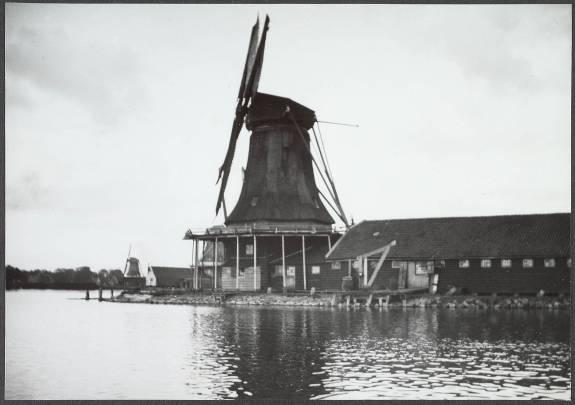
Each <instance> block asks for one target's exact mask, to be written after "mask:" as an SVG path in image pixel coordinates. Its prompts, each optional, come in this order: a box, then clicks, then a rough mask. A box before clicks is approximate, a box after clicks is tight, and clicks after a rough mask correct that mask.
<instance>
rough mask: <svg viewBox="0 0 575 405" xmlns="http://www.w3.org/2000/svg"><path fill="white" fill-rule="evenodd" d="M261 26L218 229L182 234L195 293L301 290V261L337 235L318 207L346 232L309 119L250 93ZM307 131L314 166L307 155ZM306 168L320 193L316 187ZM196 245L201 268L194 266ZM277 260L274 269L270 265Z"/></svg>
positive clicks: (227, 166)
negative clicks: (238, 175) (231, 182)
mask: <svg viewBox="0 0 575 405" xmlns="http://www.w3.org/2000/svg"><path fill="white" fill-rule="evenodd" d="M269 21H270V20H269V17H267V16H266V19H265V22H264V24H263V28H262V30H261V34H260V24H259V19H258V21H257V22H256V23H255V25H254V26H253V28H252V31H251V36H250V41H249V45H248V51H247V56H246V60H245V65H244V69H243V74H242V79H241V84H240V89H239V92H238V99H237V107H236V111H235V117H234V120H233V123H232V129H231V134H230V140H229V145H228V149H227V153H226V155H225V159H224V162H223V164H222V165H221V167H220V169H219V175H218V182H221V183H220V190H219V195H218V199H217V203H216V214H217V213H219V212H220V209H222V208H223V212H224V224H225V225H224V226H218V227H213V228H211V229H207V230H206V232H202V233H200V234H194V233H192V232H190V231H188V233H187V234H186V239H192V240H194V241H195V252H196V254H195V257H196V266H195V268H196V269H198V268H202V269H203V270H204V271H203V273H202V276H200V275H199V273H196V279H197V281H196V283H195V286H196V288H200V287H202V286H203V287H206V286H210V287H211V288H215V289H243V290H245V289H249V290H259V289H263V288H267V287H272V288H279V289H290V288H291V289H308V288H309V286H310V283H309V282H308V280H309V279H310V276H311V275H310V274H309V272H310V269H309V266H308V265H307V263H306V255H307V254H309V253H310V252H314V251H317V250H318V249H320V244H321V249H324V250H326V251H327V249H328V248H330V247H331V243H332V240H333V239H335V238H337V237H338V236H339V234H337V233H335V232H334V231H333V227H332V225H333V224H334V220H333V218H332V216H331V215H330V213H329V212H328V210H327V209H326V205H327V206H328V207H329V208H330V209H331V210H332V212H333V213H335V214H336V215H337V216H338V217H339V219H340V220H341V221H342V222H343V223H344V224H345V225H346V226H347V225H348V223H347V218H346V216H345V214H344V212H343V209H342V207H341V204H340V201H339V197H338V195H337V192H336V190H335V186H334V183H333V180H332V176H331V172H330V170H329V169H328V166H327V165H326V162H325V157H324V152H323V148H322V146H321V144H320V142H319V141H318V139H317V137H316V133H315V130H314V125H315V124H316V122H317V119H316V115H315V112H314V111H313V110H311V109H309V108H307V107H305V106H303V105H301V104H298V103H296V102H295V101H292V100H290V99H289V98H286V97H279V96H275V95H271V94H265V93H261V92H258V84H259V79H260V75H261V70H262V64H263V58H264V48H265V42H266V36H267V32H268V28H269ZM244 124H245V127H246V129H247V130H249V131H251V135H250V144H249V154H248V162H247V166H246V170H245V174H244V181H243V184H242V190H241V193H240V196H239V199H238V201H237V203H236V204H235V206H234V208H233V209H232V211H231V212H230V213H229V215H228V212H227V209H226V203H225V190H226V186H227V182H228V177H229V173H230V170H231V167H232V161H233V159H234V154H235V149H236V143H237V140H238V137H239V136H240V133H241V131H242V128H243V127H244ZM310 130H311V131H312V132H313V135H314V137H315V145H314V146H315V147H316V149H317V151H318V152H319V157H320V161H319V162H318V161H317V160H316V159H315V157H314V156H313V154H312V137H311V136H310V132H309V131H310ZM314 166H315V168H316V173H317V174H318V175H319V176H320V178H321V179H322V181H323V183H324V186H325V187H324V189H325V190H326V192H325V193H322V192H321V191H320V190H319V188H318V187H317V184H316V181H315V175H314ZM326 194H327V196H326ZM320 240H321V241H322V242H320ZM200 241H201V242H202V244H203V248H202V251H203V254H202V261H203V263H202V262H200V261H199V260H198V258H199V256H200V255H199V242H200ZM321 249H320V250H321ZM294 255H299V256H301V266H299V271H298V272H296V270H298V269H297V267H298V266H295V267H296V268H292V267H294V266H291V267H290V266H288V267H287V268H286V264H285V258H286V257H293V256H294ZM278 260H281V265H277V264H276V265H273V263H277V261H278Z"/></svg>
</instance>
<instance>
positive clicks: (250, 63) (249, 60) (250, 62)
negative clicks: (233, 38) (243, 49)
mask: <svg viewBox="0 0 575 405" xmlns="http://www.w3.org/2000/svg"><path fill="white" fill-rule="evenodd" d="M259 29H260V20H259V18H258V20H257V21H256V23H255V24H254V26H253V27H252V35H251V36H250V44H249V47H248V54H247V55H246V64H245V65H244V74H243V75H242V82H241V84H240V91H239V92H238V100H241V99H243V98H244V96H245V95H244V91H245V88H246V81H247V80H248V78H249V77H250V76H251V72H252V69H253V67H254V62H255V60H256V53H257V47H258V34H259Z"/></svg>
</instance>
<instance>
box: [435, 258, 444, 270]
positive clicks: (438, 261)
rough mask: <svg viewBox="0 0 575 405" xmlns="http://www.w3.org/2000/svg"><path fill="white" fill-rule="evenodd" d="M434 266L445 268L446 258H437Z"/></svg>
mask: <svg viewBox="0 0 575 405" xmlns="http://www.w3.org/2000/svg"><path fill="white" fill-rule="evenodd" d="M433 266H434V267H435V268H436V269H444V268H445V260H436V261H435V263H434V265H433Z"/></svg>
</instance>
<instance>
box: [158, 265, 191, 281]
mask: <svg viewBox="0 0 575 405" xmlns="http://www.w3.org/2000/svg"><path fill="white" fill-rule="evenodd" d="M150 269H151V270H152V271H153V272H154V275H155V276H156V282H157V284H158V285H168V284H173V283H178V282H180V281H181V280H185V279H189V278H191V277H192V270H191V269H190V268H189V267H160V266H150Z"/></svg>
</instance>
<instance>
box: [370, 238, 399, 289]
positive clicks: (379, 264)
mask: <svg viewBox="0 0 575 405" xmlns="http://www.w3.org/2000/svg"><path fill="white" fill-rule="evenodd" d="M392 246H395V241H391V242H390V243H388V244H387V245H385V246H384V247H383V248H382V249H383V250H382V252H381V257H380V258H379V260H378V262H377V266H376V267H375V270H374V271H373V274H372V275H371V278H370V279H369V281H368V282H367V286H366V287H367V288H371V286H372V285H373V282H374V281H375V278H376V277H377V273H379V270H380V269H381V267H382V265H383V261H384V260H385V258H386V257H387V255H388V254H389V251H390V250H391V247H392ZM365 260H366V261H367V257H366V258H365Z"/></svg>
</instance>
